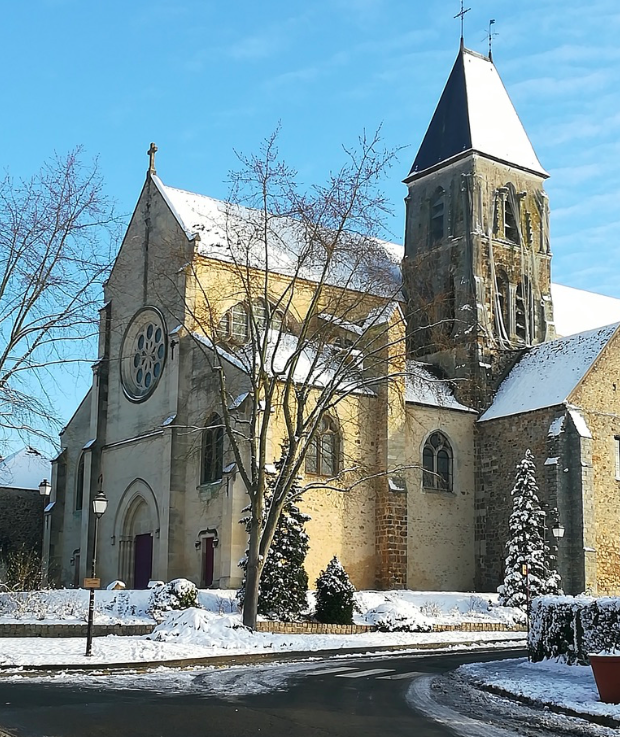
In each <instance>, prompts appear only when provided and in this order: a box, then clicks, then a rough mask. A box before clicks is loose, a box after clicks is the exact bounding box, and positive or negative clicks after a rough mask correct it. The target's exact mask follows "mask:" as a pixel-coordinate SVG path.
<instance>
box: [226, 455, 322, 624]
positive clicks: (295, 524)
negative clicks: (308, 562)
mask: <svg viewBox="0 0 620 737" xmlns="http://www.w3.org/2000/svg"><path fill="white" fill-rule="evenodd" d="M279 466H280V462H279V461H276V463H275V468H276V473H277V471H278V469H279ZM275 478H276V474H275V473H271V474H269V478H268V480H267V493H266V494H265V502H266V510H265V514H267V512H268V510H269V507H268V505H269V502H270V500H271V498H272V493H271V492H270V489H271V487H273V484H274V482H275ZM299 493H300V486H299V483H298V482H295V483H294V484H293V486H292V487H291V490H290V494H289V498H288V500H287V502H286V503H285V505H284V507H283V509H282V514H281V516H280V519H279V520H278V526H277V527H276V531H275V534H274V537H273V542H272V544H271V548H270V550H269V555H268V556H267V560H266V561H265V566H264V568H263V572H262V575H261V579H260V584H259V596H258V614H262V615H263V616H266V617H269V618H270V619H278V620H280V621H282V622H290V621H293V620H295V619H299V617H300V615H301V613H302V612H303V611H304V610H305V609H306V608H307V606H308V596H307V595H308V574H307V573H306V571H305V569H304V562H305V559H306V555H307V554H308V547H309V545H308V534H307V532H306V530H305V524H306V522H307V521H308V520H309V519H310V517H309V516H308V515H307V514H304V513H303V512H302V511H301V510H300V509H299V507H298V506H297V504H296V503H295V501H296V499H297V498H298V496H299ZM244 511H245V512H249V507H246V508H245V509H244ZM241 522H242V523H243V524H245V525H246V530H248V533H249V529H248V527H249V517H245V518H243V519H242V520H241ZM239 565H240V566H241V568H243V570H244V572H245V570H246V566H247V558H246V557H244V558H243V559H242V560H241V562H240V564H239ZM244 594H245V576H244V579H243V583H242V585H241V589H240V590H239V593H238V595H237V596H238V599H239V600H240V602H241V604H242V605H243V600H244Z"/></svg>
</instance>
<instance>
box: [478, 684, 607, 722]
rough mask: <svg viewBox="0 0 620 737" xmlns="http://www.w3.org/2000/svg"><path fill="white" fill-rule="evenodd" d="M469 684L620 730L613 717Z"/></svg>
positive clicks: (533, 705)
mask: <svg viewBox="0 0 620 737" xmlns="http://www.w3.org/2000/svg"><path fill="white" fill-rule="evenodd" d="M469 683H470V684H471V685H472V686H474V688H477V689H479V690H480V691H487V692H488V693H492V694H494V695H495V696H502V697H503V698H507V699H510V700H511V701H518V702H520V703H521V704H525V705H526V706H532V707H534V708H537V709H546V710H548V711H551V712H553V713H554V714H564V715H565V716H568V717H576V718H577V719H583V720H584V721H586V722H593V723H594V724H598V725H600V726H601V727H611V728H612V729H618V727H620V720H619V719H614V718H613V717H608V716H605V715H604V714H590V713H589V712H583V711H577V710H576V709H570V708H569V707H566V706H560V705H559V704H547V703H545V702H544V701H540V700H538V699H533V698H531V697H530V696H524V695H523V694H515V693H512V691H507V690H506V689H504V688H501V687H500V686H492V685H490V684H486V683H479V682H477V681H475V680H471V681H469Z"/></svg>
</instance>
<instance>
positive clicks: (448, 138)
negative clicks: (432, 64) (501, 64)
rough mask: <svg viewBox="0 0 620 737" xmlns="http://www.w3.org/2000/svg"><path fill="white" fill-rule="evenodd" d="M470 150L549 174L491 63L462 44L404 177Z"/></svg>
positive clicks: (539, 173)
mask: <svg viewBox="0 0 620 737" xmlns="http://www.w3.org/2000/svg"><path fill="white" fill-rule="evenodd" d="M472 152H477V153H479V154H482V155H483V156H488V157H489V158H491V159H494V160H496V161H500V162H503V163H506V164H509V165H510V166H517V167H519V168H520V169H525V170H527V171H531V172H534V173H535V174H538V175H540V176H542V177H545V178H546V177H548V176H549V175H548V174H547V172H546V171H545V170H544V169H543V168H542V166H541V164H540V162H539V161H538V158H537V156H536V154H535V153H534V149H533V148H532V144H531V143H530V140H529V138H528V137H527V133H526V132H525V129H524V128H523V124H522V123H521V121H520V120H519V116H518V115H517V112H516V110H515V109H514V106H513V104H512V102H511V100H510V97H509V96H508V93H507V92H506V89H505V87H504V85H503V83H502V80H501V79H500V76H499V74H498V73H497V69H496V68H495V66H494V64H493V62H492V61H491V60H490V59H488V58H487V57H486V56H482V55H481V54H477V53H476V52H474V51H470V50H469V49H466V48H465V47H461V49H459V53H458V56H457V58H456V61H455V63H454V66H453V68H452V71H451V73H450V76H449V78H448V81H447V82H446V86H445V88H444V91H443V93H442V95H441V99H440V100H439V103H438V105H437V108H436V110H435V114H434V115H433V118H432V120H431V123H430V125H429V127H428V130H427V131H426V135H425V136H424V140H423V141H422V145H421V146H420V150H419V151H418V155H417V156H416V158H415V161H414V162H413V166H412V168H411V171H410V173H409V177H414V176H416V175H419V174H421V173H422V172H424V171H426V170H427V169H431V168H434V167H436V166H438V165H440V164H443V163H445V162H448V161H451V160H453V159H456V158H461V157H462V156H464V155H466V154H468V153H472ZM409 177H408V178H409Z"/></svg>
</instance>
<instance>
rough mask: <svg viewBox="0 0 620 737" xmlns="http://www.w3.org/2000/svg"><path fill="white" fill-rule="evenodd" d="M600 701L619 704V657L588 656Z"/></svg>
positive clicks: (601, 654) (600, 654)
mask: <svg viewBox="0 0 620 737" xmlns="http://www.w3.org/2000/svg"><path fill="white" fill-rule="evenodd" d="M588 657H589V658H590V665H591V666H592V672H593V673H594V680H595V681H596V687H597V688H598V693H599V696H600V697H601V701H604V702H605V703H606V704H620V655H605V654H603V653H599V654H598V655H588Z"/></svg>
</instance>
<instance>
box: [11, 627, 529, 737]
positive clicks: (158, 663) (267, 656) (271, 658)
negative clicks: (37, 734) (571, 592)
mask: <svg viewBox="0 0 620 737" xmlns="http://www.w3.org/2000/svg"><path fill="white" fill-rule="evenodd" d="M490 642H504V641H502V640H491V641H490ZM505 642H506V647H504V648H493V649H494V650H500V649H502V650H519V651H523V650H525V648H524V647H523V646H522V645H514V644H509V643H513V642H514V640H513V641H510V640H507V641H505ZM487 644H489V642H488V641H487V642H482V643H481V641H480V640H463V641H461V642H422V643H419V644H418V645H413V644H409V645H373V646H371V647H365V648H363V649H358V648H335V649H331V650H294V651H291V652H286V651H284V652H278V653H247V654H241V655H214V656H209V657H205V658H184V659H176V660H153V661H138V662H133V663H99V664H97V663H93V664H92V665H85V664H81V663H80V664H74V665H72V664H63V665H58V664H51V665H49V664H48V665H29V666H20V665H6V664H0V678H2V677H3V676H5V674H4V673H2V671H5V672H6V671H11V675H14V674H15V672H16V671H19V673H20V675H37V674H39V673H59V672H63V673H71V672H81V673H91V674H92V675H100V674H109V673H116V672H123V671H137V672H143V671H149V670H153V669H156V668H194V667H197V666H205V667H208V666H211V667H213V668H226V667H231V666H236V665H253V664H255V663H277V662H281V661H282V662H303V661H304V660H321V659H327V658H333V657H335V656H338V655H342V656H346V655H348V656H359V657H363V656H365V655H372V654H373V653H382V652H403V651H412V650H413V651H418V650H447V651H450V652H453V651H455V650H456V649H457V648H459V647H469V646H472V645H481V647H480V651H483V650H484V649H485V648H484V647H482V645H487ZM487 649H488V648H487ZM0 737H2V734H1V732H0Z"/></svg>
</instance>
